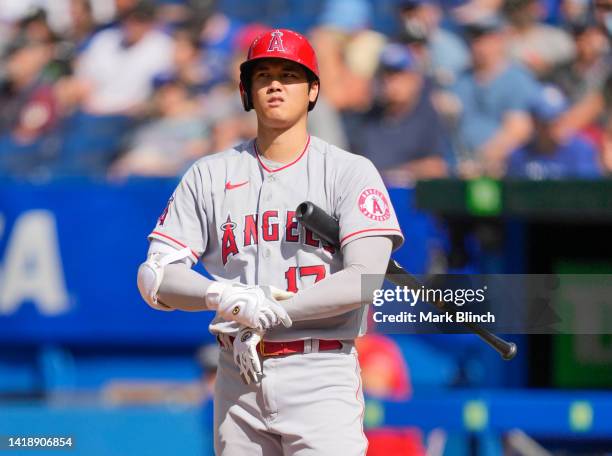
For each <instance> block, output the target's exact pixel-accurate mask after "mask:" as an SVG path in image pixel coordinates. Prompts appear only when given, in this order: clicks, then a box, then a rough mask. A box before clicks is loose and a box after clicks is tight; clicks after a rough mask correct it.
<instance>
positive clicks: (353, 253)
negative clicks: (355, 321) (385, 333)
mask: <svg viewBox="0 0 612 456" xmlns="http://www.w3.org/2000/svg"><path fill="white" fill-rule="evenodd" d="M391 249H392V242H391V239H389V238H387V237H382V236H375V237H366V238H362V239H357V240H356V241H353V242H351V243H349V244H347V245H346V246H345V247H344V249H343V254H344V266H345V267H344V269H343V270H342V271H338V272H336V273H335V274H332V275H331V276H329V277H327V278H326V279H324V280H322V281H321V282H319V283H317V284H316V285H314V286H313V287H311V288H308V289H306V290H304V291H300V292H299V293H298V294H297V295H295V296H294V297H293V298H291V299H288V300H287V301H283V302H282V304H283V307H284V308H285V309H286V310H287V313H288V314H289V316H290V317H291V319H292V320H293V321H300V320H314V319H319V318H329V317H333V316H336V315H341V314H343V313H346V312H349V311H351V310H354V309H357V308H359V307H361V306H363V305H367V304H369V303H370V299H366V300H364V296H362V292H361V286H362V283H361V279H362V275H364V274H376V275H377V276H378V279H377V282H378V283H368V285H371V286H372V287H375V288H379V287H380V286H381V285H382V282H383V277H384V274H385V272H386V270H387V264H388V263H389V257H390V256H391ZM366 298H367V296H366Z"/></svg>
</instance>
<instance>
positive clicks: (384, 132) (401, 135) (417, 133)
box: [354, 43, 446, 186]
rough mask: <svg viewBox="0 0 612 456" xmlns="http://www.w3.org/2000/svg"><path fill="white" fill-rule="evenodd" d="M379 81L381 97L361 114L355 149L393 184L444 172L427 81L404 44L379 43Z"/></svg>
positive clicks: (442, 149)
mask: <svg viewBox="0 0 612 456" xmlns="http://www.w3.org/2000/svg"><path fill="white" fill-rule="evenodd" d="M380 82H381V85H382V86H381V99H380V100H378V102H377V103H376V104H375V106H374V108H373V109H372V110H371V111H370V112H369V113H368V114H367V115H365V116H364V120H363V125H362V126H361V128H360V129H359V130H360V132H361V133H360V135H359V136H357V141H356V144H355V145H354V148H355V150H357V151H359V152H360V153H361V154H362V155H365V156H366V157H368V158H369V159H370V160H372V162H373V163H374V165H375V166H376V167H377V168H378V169H379V171H380V172H381V174H382V176H383V178H384V179H385V180H386V181H387V182H388V183H389V184H391V185H394V186H405V185H408V184H410V183H411V182H413V181H414V180H416V179H427V178H435V177H442V176H444V175H446V164H445V162H444V159H443V156H444V152H445V144H444V140H443V138H444V136H445V132H444V130H443V128H442V124H441V121H440V119H439V117H438V115H437V113H436V111H435V110H434V108H433V105H432V102H431V93H432V91H431V82H430V81H429V80H428V79H426V78H425V77H424V76H423V74H422V73H421V72H420V70H419V68H418V66H417V62H416V61H415V59H414V57H413V56H412V55H411V53H410V51H409V50H408V49H407V48H406V47H405V46H402V45H400V44H395V43H392V44H388V45H387V46H385V48H384V49H383V51H382V53H381V56H380Z"/></svg>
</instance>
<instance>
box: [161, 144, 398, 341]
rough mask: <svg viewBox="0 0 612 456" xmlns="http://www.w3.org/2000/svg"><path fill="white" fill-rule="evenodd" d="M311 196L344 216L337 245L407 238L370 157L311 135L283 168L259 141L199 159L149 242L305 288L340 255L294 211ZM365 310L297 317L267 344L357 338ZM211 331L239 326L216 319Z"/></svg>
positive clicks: (259, 278) (245, 277) (229, 273)
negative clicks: (372, 238)
mask: <svg viewBox="0 0 612 456" xmlns="http://www.w3.org/2000/svg"><path fill="white" fill-rule="evenodd" d="M303 201H312V202H313V203H315V204H316V205H318V206H319V207H321V208H323V209H324V210H325V211H326V212H327V213H329V214H331V215H332V216H333V217H335V218H336V219H338V221H339V225H340V239H341V245H345V244H346V243H348V242H351V241H352V240H355V239H359V238H361V237H365V236H373V235H377V236H389V237H391V238H392V239H393V244H394V248H397V247H398V246H399V245H400V244H401V243H402V241H403V237H402V233H401V231H400V228H399V225H398V222H397V218H396V215H395V212H394V210H393V207H392V205H391V203H390V200H389V195H388V194H387V190H386V189H385V186H384V184H383V182H382V179H381V177H380V175H379V173H378V171H377V170H376V168H375V167H374V165H372V163H371V162H370V161H369V160H367V159H366V158H364V157H361V156H358V155H354V154H351V153H349V152H346V151H343V150H341V149H338V148H337V147H335V146H333V145H330V144H328V143H326V142H325V141H323V140H321V139H319V138H316V137H309V140H308V142H307V144H306V146H305V148H304V150H303V151H302V152H301V154H300V155H299V156H298V157H297V158H296V159H295V160H294V161H293V162H291V163H288V164H285V165H282V166H280V167H278V168H272V167H270V162H268V161H266V160H265V159H263V158H262V157H260V156H259V153H258V151H257V147H256V144H255V141H249V142H246V143H243V144H241V145H239V146H237V147H235V148H233V149H230V150H227V151H225V152H221V153H218V154H214V155H211V156H208V157H205V158H202V159H200V160H199V161H198V162H196V163H195V164H194V165H193V166H192V167H191V168H190V169H189V171H188V172H187V173H186V174H185V176H184V177H183V179H182V180H181V182H180V184H179V185H178V187H177V189H176V191H175V192H174V194H173V195H172V197H171V198H170V200H169V202H168V205H167V207H166V209H165V210H164V212H163V213H162V215H161V217H160V218H159V220H158V223H157V226H156V227H155V229H154V231H153V232H152V233H151V234H150V235H149V238H150V239H159V240H161V241H164V242H167V243H170V244H172V245H174V246H176V247H185V246H188V247H189V248H190V249H191V251H192V255H193V258H192V259H193V260H194V262H195V261H198V260H201V261H202V262H203V263H204V266H205V268H206V270H207V271H208V272H209V273H210V275H211V276H212V277H213V278H214V279H215V280H219V281H226V282H241V283H244V284H248V285H258V284H259V285H273V286H276V287H278V288H282V289H286V290H289V291H293V292H299V290H303V289H305V288H307V287H311V286H313V285H314V284H315V283H316V282H318V281H320V280H322V279H323V278H325V277H326V276H328V275H330V274H333V273H334V272H336V271H339V270H340V269H342V267H343V262H342V253H341V251H338V250H337V249H335V248H333V247H331V246H330V245H327V244H326V243H324V242H322V241H321V240H319V239H318V238H317V237H316V235H314V234H313V233H312V232H310V231H309V230H307V229H305V228H304V227H301V226H300V225H299V224H298V222H297V220H296V217H295V208H296V207H297V206H298V205H299V204H300V203H302V202H303ZM366 313H367V309H366V308H365V307H364V308H361V309H358V310H353V311H351V312H347V313H345V314H342V315H338V316H336V317H332V318H325V319H319V320H308V321H299V322H295V323H294V325H293V326H292V327H291V328H284V327H282V326H280V327H277V328H274V329H272V330H270V331H268V332H267V333H266V336H265V339H266V340H276V341H284V340H297V339H309V338H318V339H340V340H345V339H353V338H355V337H357V336H359V335H361V334H363V332H365V327H366ZM210 330H211V331H212V332H213V333H224V334H234V333H235V332H237V330H238V325H237V324H236V323H234V322H227V321H223V320H221V319H219V318H216V319H215V320H214V321H213V322H212V324H211V327H210Z"/></svg>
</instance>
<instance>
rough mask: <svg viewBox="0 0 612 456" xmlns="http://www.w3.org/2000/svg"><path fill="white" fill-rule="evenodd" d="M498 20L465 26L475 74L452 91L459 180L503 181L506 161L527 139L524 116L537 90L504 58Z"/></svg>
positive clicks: (528, 121)
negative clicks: (479, 177) (486, 178)
mask: <svg viewBox="0 0 612 456" xmlns="http://www.w3.org/2000/svg"><path fill="white" fill-rule="evenodd" d="M501 27H502V23H501V21H500V19H499V17H496V16H493V17H488V18H485V19H482V20H480V21H478V22H473V23H469V24H466V26H465V33H466V36H467V38H468V40H469V44H470V51H471V53H472V63H473V69H472V70H471V71H470V72H467V73H465V74H464V75H463V76H462V77H461V78H460V79H459V81H458V82H457V84H456V85H455V87H454V89H453V91H454V93H455V95H456V96H457V98H458V100H459V103H460V107H461V108H460V109H461V113H460V115H459V121H458V126H457V131H456V132H455V138H454V139H455V143H456V152H457V154H458V162H459V167H458V171H459V174H460V175H462V176H464V177H472V176H475V175H479V174H482V173H486V174H489V175H492V176H501V175H503V171H504V170H503V168H504V164H505V162H506V160H507V158H508V155H509V154H510V153H511V152H512V151H513V150H514V149H516V148H517V147H520V146H522V145H523V144H525V143H526V142H527V141H528V140H529V138H530V137H531V133H532V130H533V125H532V122H531V118H530V116H529V114H528V109H529V106H530V104H531V100H532V99H533V97H534V96H535V95H536V93H537V90H538V84H537V82H536V81H535V79H534V78H533V76H532V75H531V74H530V73H529V72H528V71H526V70H525V69H523V68H522V67H520V66H517V65H516V64H512V63H511V62H510V60H509V58H508V55H507V41H506V34H505V32H504V30H502V28H501Z"/></svg>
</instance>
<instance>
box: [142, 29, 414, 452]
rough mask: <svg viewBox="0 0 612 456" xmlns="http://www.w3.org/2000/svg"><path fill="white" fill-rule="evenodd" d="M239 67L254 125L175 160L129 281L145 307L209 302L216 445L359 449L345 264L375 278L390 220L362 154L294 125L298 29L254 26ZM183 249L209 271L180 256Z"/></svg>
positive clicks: (302, 81)
mask: <svg viewBox="0 0 612 456" xmlns="http://www.w3.org/2000/svg"><path fill="white" fill-rule="evenodd" d="M240 81H241V82H240V94H241V96H242V101H243V104H244V108H245V110H247V111H249V110H251V109H254V110H255V112H256V114H257V122H258V130H257V131H258V133H257V138H256V139H254V140H251V141H248V142H246V143H244V144H240V145H238V146H236V147H234V148H232V149H230V150H227V151H224V152H221V153H217V154H214V155H211V156H208V157H205V158H203V159H201V160H199V161H198V162H196V163H195V164H194V165H193V166H192V167H191V168H190V169H189V170H188V171H187V173H186V174H185V176H184V177H183V178H182V180H181V182H180V184H179V185H178V187H177V188H176V190H175V192H174V194H173V195H172V197H171V198H170V200H169V202H168V206H167V207H166V209H165V210H164V212H163V213H162V215H161V217H160V218H159V220H158V223H157V226H156V227H155V229H154V230H153V232H152V233H151V234H150V235H149V240H150V247H149V253H148V259H147V261H146V262H145V263H143V264H142V265H141V267H140V268H139V271H138V286H139V289H140V292H141V294H142V296H143V298H144V299H145V301H146V302H147V303H148V304H149V305H150V306H151V307H153V308H155V309H159V310H165V311H168V310H175V309H179V310H184V311H201V310H213V311H215V312H216V315H215V318H214V320H213V322H212V323H211V325H210V328H209V329H210V331H211V332H212V333H213V334H215V335H216V336H217V339H218V341H219V344H220V345H221V347H222V349H221V354H220V359H219V369H218V377H217V382H216V387H215V429H214V432H215V450H216V453H217V454H218V455H223V456H244V455H265V456H274V455H295V456H298V455H299V456H307V455H317V456H321V455H330V456H332V455H333V456H338V455H340V454H341V455H363V454H365V452H366V449H367V439H366V438H365V436H364V434H363V413H364V404H363V393H362V390H361V380H360V369H359V364H358V362H357V355H356V351H355V345H354V340H355V338H356V337H359V336H360V335H363V334H364V332H365V328H366V315H367V304H368V303H367V302H363V298H362V296H361V280H360V279H361V275H362V274H379V275H380V277H381V279H380V280H381V282H382V276H383V275H384V272H385V270H386V266H387V262H388V260H389V256H390V254H391V252H392V250H393V249H394V248H397V247H398V246H399V245H400V244H401V243H402V241H403V237H402V233H401V231H400V229H399V226H398V223H397V219H396V216H395V213H394V210H393V207H392V206H391V204H390V201H389V196H388V194H387V191H386V189H385V187H384V185H383V183H382V180H381V178H380V175H379V174H378V172H377V171H376V169H375V168H374V166H373V165H372V164H371V162H370V161H368V160H367V159H365V158H363V157H360V156H357V155H353V154H351V153H348V152H345V151H343V150H340V149H338V148H336V147H334V146H332V145H330V144H328V143H326V142H324V141H322V140H321V139H318V138H316V137H312V136H309V134H308V131H307V117H308V111H310V110H311V109H313V108H314V107H315V104H316V102H317V97H318V94H319V87H320V81H319V71H318V67H317V59H316V56H315V52H314V50H313V49H312V47H311V45H310V43H309V42H308V41H307V40H306V38H304V37H303V36H302V35H300V34H298V33H296V32H294V31H291V30H273V31H269V32H266V33H264V34H262V35H260V36H259V37H258V38H256V39H255V40H254V41H253V43H252V44H251V47H250V49H249V52H248V56H247V59H246V61H245V62H244V63H242V65H241V66H240ZM306 200H308V201H312V202H314V203H315V204H317V205H318V206H320V207H321V208H323V209H324V210H325V211H327V213H329V214H331V215H333V216H334V217H335V218H337V219H338V221H339V225H340V238H341V248H340V249H336V248H333V247H332V246H330V245H327V244H326V243H324V242H322V241H321V240H319V239H318V238H317V237H316V236H315V235H314V234H313V233H312V232H310V231H309V230H306V229H305V228H304V227H302V226H300V224H299V223H298V222H297V220H296V217H295V208H296V207H297V206H298V205H299V204H300V203H301V202H303V201H306ZM198 261H202V262H203V264H204V265H205V267H206V269H207V271H208V272H209V273H210V275H211V276H212V277H213V279H214V280H209V279H207V278H205V277H203V276H202V275H200V274H198V273H197V272H195V271H193V270H192V269H191V267H192V266H193V265H194V264H195V263H196V262H198Z"/></svg>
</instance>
